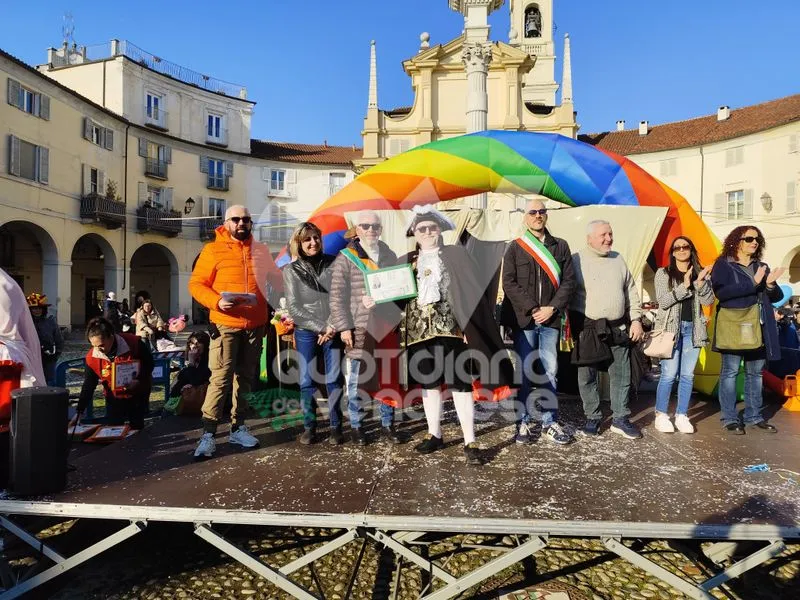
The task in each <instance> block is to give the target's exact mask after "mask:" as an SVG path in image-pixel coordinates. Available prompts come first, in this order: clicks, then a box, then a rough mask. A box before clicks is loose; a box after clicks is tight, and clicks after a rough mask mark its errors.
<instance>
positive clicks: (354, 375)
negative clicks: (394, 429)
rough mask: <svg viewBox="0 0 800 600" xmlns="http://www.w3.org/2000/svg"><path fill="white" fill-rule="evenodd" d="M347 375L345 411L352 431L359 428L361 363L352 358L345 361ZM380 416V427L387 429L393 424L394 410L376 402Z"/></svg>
mask: <svg viewBox="0 0 800 600" xmlns="http://www.w3.org/2000/svg"><path fill="white" fill-rule="evenodd" d="M347 362H348V364H349V365H350V367H349V369H350V370H349V374H348V376H347V411H348V412H349V413H350V426H351V427H352V428H353V429H358V428H359V427H361V416H362V413H363V411H362V409H361V397H360V396H359V393H358V373H359V371H360V369H361V361H360V360H355V359H352V358H348V359H347ZM376 403H377V404H378V408H379V409H380V414H381V426H382V427H389V425H391V424H392V423H393V422H394V408H392V407H391V406H389V405H388V404H384V403H383V402H380V401H378V400H376Z"/></svg>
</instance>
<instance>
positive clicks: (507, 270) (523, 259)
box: [500, 229, 577, 329]
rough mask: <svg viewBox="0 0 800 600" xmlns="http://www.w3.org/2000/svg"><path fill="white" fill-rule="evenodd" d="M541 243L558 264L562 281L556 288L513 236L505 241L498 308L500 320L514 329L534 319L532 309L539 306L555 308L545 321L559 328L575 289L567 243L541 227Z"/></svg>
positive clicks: (548, 324) (522, 326)
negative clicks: (506, 242) (501, 285)
mask: <svg viewBox="0 0 800 600" xmlns="http://www.w3.org/2000/svg"><path fill="white" fill-rule="evenodd" d="M543 243H544V246H545V248H547V249H548V250H549V251H550V254H552V255H553V258H555V259H556V262H557V263H558V266H559V267H561V284H560V285H559V287H558V290H556V289H555V287H554V286H553V284H552V282H551V281H550V278H549V277H548V276H547V274H546V273H545V272H544V270H543V269H542V268H541V267H540V266H539V263H537V262H536V261H535V260H534V259H533V257H532V256H531V255H530V254H528V253H527V252H526V251H525V250H523V249H522V248H520V246H519V244H518V243H517V242H516V240H514V241H512V242H511V243H510V244H509V245H508V249H507V250H506V254H505V257H504V258H503V292H504V294H505V297H504V298H503V305H502V308H501V310H500V322H501V324H503V325H505V326H507V327H512V328H514V329H524V328H526V327H528V326H529V325H531V323H533V318H532V317H531V312H532V311H533V310H534V309H536V308H539V307H541V306H552V307H554V308H555V309H556V312H555V313H553V316H552V317H551V318H550V320H548V321H547V322H546V323H545V325H546V326H547V327H552V328H555V329H558V328H559V327H560V326H561V315H563V314H564V311H565V310H566V309H567V307H568V306H569V301H570V298H571V297H572V293H573V292H574V291H575V287H576V285H577V284H576V281H575V269H574V267H573V266H572V253H571V252H570V249H569V244H567V242H566V241H565V240H562V239H561V238H557V237H553V236H552V235H550V232H549V231H547V229H545V230H544V242H543Z"/></svg>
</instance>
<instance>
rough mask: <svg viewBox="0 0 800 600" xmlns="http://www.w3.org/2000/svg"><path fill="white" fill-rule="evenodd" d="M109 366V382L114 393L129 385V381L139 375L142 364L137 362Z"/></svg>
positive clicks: (114, 363) (131, 361) (115, 363)
mask: <svg viewBox="0 0 800 600" xmlns="http://www.w3.org/2000/svg"><path fill="white" fill-rule="evenodd" d="M111 365H112V367H111V381H112V382H113V386H112V389H113V390H114V393H116V391H117V390H119V389H120V388H125V387H127V386H128V385H130V383H131V381H133V380H134V379H136V376H137V375H139V371H140V370H141V368H142V363H141V362H140V361H138V360H126V361H122V362H113V363H111Z"/></svg>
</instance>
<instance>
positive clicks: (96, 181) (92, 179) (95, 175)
mask: <svg viewBox="0 0 800 600" xmlns="http://www.w3.org/2000/svg"><path fill="white" fill-rule="evenodd" d="M99 185H100V171H98V170H97V169H95V168H94V167H92V168H91V169H89V193H90V194H99V193H102V191H101V190H100V189H98V187H99Z"/></svg>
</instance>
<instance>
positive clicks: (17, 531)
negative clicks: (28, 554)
mask: <svg viewBox="0 0 800 600" xmlns="http://www.w3.org/2000/svg"><path fill="white" fill-rule="evenodd" d="M0 527H3V529H6V530H7V531H9V532H10V533H13V534H14V535H15V536H17V537H18V538H19V539H21V540H22V541H23V542H25V543H26V544H28V545H29V546H30V547H31V548H33V549H34V550H36V551H37V552H40V553H41V554H44V555H45V556H46V557H47V558H49V559H50V560H52V561H53V562H54V563H56V564H58V563H62V562H64V561H65V560H66V559H65V558H64V557H63V556H61V555H60V554H59V553H58V552H56V551H55V550H53V549H52V548H51V547H50V546H48V545H47V544H45V543H44V542H43V541H42V540H40V539H39V538H37V537H36V536H33V535H31V534H30V533H28V532H27V531H25V530H24V529H23V528H22V527H20V526H19V525H17V524H16V523H14V521H12V520H11V519H9V518H8V517H4V516H2V515H0Z"/></svg>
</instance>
